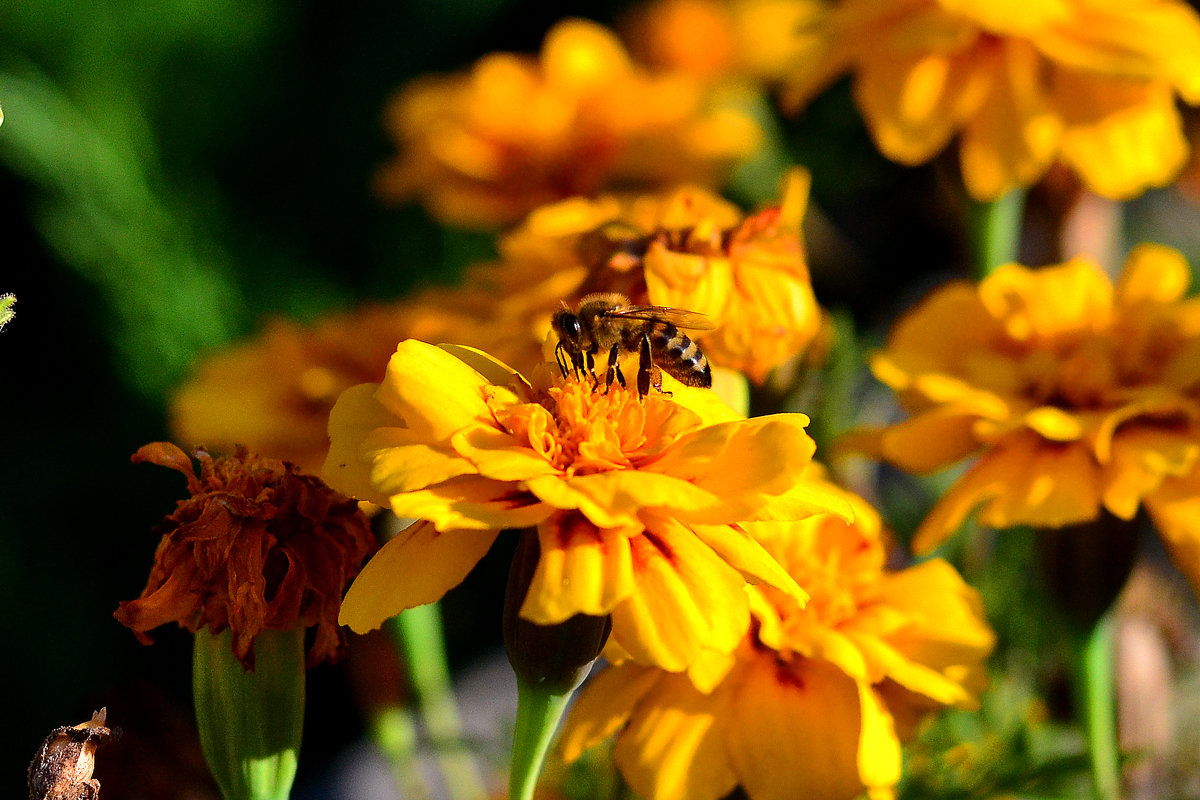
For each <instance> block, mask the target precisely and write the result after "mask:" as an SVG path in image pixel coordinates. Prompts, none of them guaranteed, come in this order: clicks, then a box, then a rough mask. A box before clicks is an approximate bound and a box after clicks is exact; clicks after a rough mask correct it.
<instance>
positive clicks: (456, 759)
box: [388, 603, 487, 800]
mask: <svg viewBox="0 0 1200 800" xmlns="http://www.w3.org/2000/svg"><path fill="white" fill-rule="evenodd" d="M388 626H389V630H390V631H391V634H392V637H393V638H394V639H395V641H396V643H397V644H398V645H399V647H400V650H401V654H402V655H403V659H404V663H405V665H406V666H407V669H408V677H409V680H410V681H411V683H412V687H413V691H414V692H415V693H416V696H417V704H418V706H419V707H420V710H421V717H422V718H423V720H424V722H425V728H426V730H427V731H428V732H429V738H430V739H431V740H432V742H433V745H434V756H435V759H436V760H437V764H438V768H439V770H440V771H441V773H442V779H443V780H444V781H445V784H446V791H447V793H448V794H449V796H450V798H451V800H476V799H477V798H482V797H485V796H486V794H487V791H486V788H485V787H484V783H483V778H482V776H481V775H480V774H479V768H478V765H477V764H476V763H475V760H474V758H472V757H471V754H470V753H469V752H468V751H467V749H466V748H465V747H463V744H462V719H461V718H460V717H459V714H458V705H457V703H456V702H455V699H454V686H453V684H452V683H451V681H450V669H449V667H448V666H447V660H446V644H445V637H444V636H443V634H442V614H441V608H440V607H439V605H438V604H437V603H430V604H428V605H424V606H417V607H416V608H410V609H408V610H407V611H404V612H403V613H401V614H399V615H398V616H396V617H393V618H392V619H391V620H390V621H389V622H388Z"/></svg>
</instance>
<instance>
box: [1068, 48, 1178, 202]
mask: <svg viewBox="0 0 1200 800" xmlns="http://www.w3.org/2000/svg"><path fill="white" fill-rule="evenodd" d="M1055 83H1056V84H1057V85H1056V96H1057V97H1056V105H1057V107H1058V108H1059V109H1060V110H1061V111H1062V113H1063V115H1064V117H1065V118H1066V121H1067V128H1066V131H1065V133H1064V134H1063V140H1062V159H1063V161H1064V162H1066V163H1067V164H1069V165H1070V166H1071V167H1072V168H1073V169H1074V170H1075V171H1076V172H1078V173H1079V175H1080V176H1081V177H1082V178H1083V180H1084V183H1086V184H1087V186H1088V188H1089V189H1091V190H1092V191H1094V192H1096V193H1097V194H1100V195H1103V196H1104V197H1110V198H1113V199H1115V200H1126V199H1129V198H1132V197H1135V196H1136V195H1139V194H1141V193H1142V192H1143V191H1144V190H1145V189H1146V188H1147V187H1156V186H1165V185H1166V184H1167V183H1169V182H1170V181H1171V179H1172V178H1174V177H1175V175H1176V174H1177V173H1178V172H1179V170H1180V169H1181V168H1182V167H1183V164H1184V161H1186V159H1187V154H1188V147H1187V141H1186V140H1185V139H1184V138H1183V124H1182V121H1181V120H1180V118H1179V111H1178V110H1177V109H1176V107H1175V95H1174V92H1172V90H1171V87H1169V86H1167V85H1164V84H1158V83H1155V84H1148V83H1141V82H1138V83H1131V82H1130V81H1129V80H1127V79H1124V78H1107V77H1104V76H1098V75H1094V74H1088V75H1084V74H1082V73H1078V72H1068V71H1066V70H1059V71H1058V72H1057V73H1056V74H1055Z"/></svg>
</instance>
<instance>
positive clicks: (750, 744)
mask: <svg viewBox="0 0 1200 800" xmlns="http://www.w3.org/2000/svg"><path fill="white" fill-rule="evenodd" d="M831 488H832V487H831ZM845 497H846V499H847V501H848V502H850V503H851V504H852V505H853V508H854V522H853V524H847V523H846V522H845V521H843V520H839V519H837V518H835V517H832V516H830V515H824V516H817V517H812V518H810V519H808V520H804V521H802V522H759V523H750V524H747V525H745V526H743V527H744V528H745V529H746V531H747V532H748V533H750V534H751V535H753V536H755V537H756V538H758V539H759V541H761V542H762V544H763V546H764V547H765V548H766V549H767V551H768V552H769V553H771V555H772V556H773V557H774V558H775V559H776V560H778V562H779V563H780V564H781V565H782V566H783V567H784V569H786V570H787V571H788V574H790V575H791V576H792V577H793V578H794V579H795V580H796V582H797V583H799V584H800V585H802V586H804V587H805V588H806V589H807V590H808V592H809V594H810V600H809V602H808V604H807V606H805V607H803V608H802V607H800V606H799V605H798V604H797V603H796V602H795V601H794V599H792V598H789V597H787V596H785V595H783V594H781V593H779V592H778V591H776V590H774V589H772V588H770V587H768V586H752V587H749V589H748V592H749V594H750V597H751V608H752V613H753V615H754V620H755V623H754V625H753V626H752V627H751V630H750V632H749V634H748V635H747V636H746V637H745V640H744V641H743V642H742V644H741V646H740V647H739V648H738V649H737V650H736V651H735V653H734V654H733V656H732V657H710V658H709V659H707V663H705V662H698V664H697V665H696V666H694V667H693V668H692V669H691V670H690V671H689V673H687V674H671V673H667V672H663V671H661V670H657V669H653V668H650V667H646V666H643V665H639V664H635V663H632V662H628V661H626V662H624V663H619V664H617V665H616V666H614V667H610V668H609V669H606V670H605V671H604V672H602V673H600V674H599V675H598V676H597V677H596V678H595V679H593V680H592V682H591V683H589V684H587V685H585V687H584V689H583V692H582V694H581V695H580V697H579V699H578V701H577V702H576V704H575V706H574V707H573V709H572V711H571V714H570V716H569V717H568V719H567V723H566V726H565V728H564V733H563V739H562V749H563V755H564V757H565V758H566V759H567V760H568V761H573V760H575V759H576V758H578V757H579V756H580V755H581V754H582V753H583V751H584V750H585V749H586V748H588V747H590V746H592V745H593V744H596V743H597V742H599V741H601V740H602V739H605V738H607V737H608V736H610V735H612V734H614V733H615V734H616V736H617V743H616V748H615V751H614V756H615V759H616V763H617V766H618V767H619V768H620V770H621V774H622V775H623V776H624V778H625V780H626V781H627V782H628V783H629V785H630V786H631V788H632V789H633V790H634V792H636V793H637V794H638V795H640V796H642V797H646V798H648V800H717V798H720V797H725V796H727V795H728V794H729V793H730V792H732V791H734V789H735V788H736V787H739V786H740V787H741V788H742V789H743V790H744V791H745V793H746V794H747V795H748V796H749V797H750V798H751V800H791V799H792V798H797V797H805V798H828V799H829V800H849V799H850V798H852V797H856V796H858V795H859V794H860V793H862V792H863V791H864V790H869V791H870V794H871V796H872V797H888V796H891V794H892V791H891V790H892V787H893V786H894V785H895V784H896V782H897V780H898V779H899V777H900V767H901V764H900V735H899V734H898V732H897V731H898V729H903V728H904V727H905V725H904V724H903V723H904V722H905V721H906V720H908V719H910V718H912V717H914V715H915V714H916V713H918V712H923V711H926V710H930V709H933V708H937V707H938V706H945V705H955V706H963V707H970V706H972V705H973V704H974V703H975V696H974V692H975V691H976V690H977V689H978V688H979V686H980V685H981V683H982V680H983V679H984V670H983V661H984V659H985V658H986V657H987V655H988V653H989V652H991V649H992V647H993V645H994V635H993V634H992V631H991V629H990V628H989V627H988V625H987V622H986V621H985V619H984V615H983V607H982V602H981V600H980V598H979V595H978V593H977V592H975V590H973V589H972V588H971V587H969V586H968V585H967V584H966V583H964V582H963V580H962V579H961V578H960V577H959V575H958V573H956V572H955V571H954V569H953V568H952V567H951V566H950V565H948V564H947V563H945V562H943V561H941V560H936V559H935V560H932V561H927V562H925V563H923V564H920V565H919V566H915V567H911V568H909V569H905V570H902V571H899V572H891V571H889V570H886V569H885V568H884V561H885V558H884V556H885V552H884V543H883V540H882V538H881V532H880V523H879V517H878V515H877V514H876V513H875V512H874V510H873V509H871V508H870V507H869V506H868V505H867V504H866V503H864V502H863V501H862V500H861V499H859V498H857V497H855V496H853V495H850V494H849V493H846V494H845Z"/></svg>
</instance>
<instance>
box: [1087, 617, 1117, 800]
mask: <svg viewBox="0 0 1200 800" xmlns="http://www.w3.org/2000/svg"><path fill="white" fill-rule="evenodd" d="M1114 630H1115V623H1114V617H1113V612H1112V611H1109V612H1108V613H1107V614H1105V615H1104V616H1103V617H1101V618H1100V620H1099V622H1097V623H1096V625H1095V627H1094V628H1092V630H1091V632H1090V633H1089V634H1088V635H1087V636H1086V638H1085V639H1084V640H1083V641H1082V642H1081V644H1080V647H1079V659H1080V673H1081V677H1082V680H1083V686H1082V690H1083V696H1084V715H1085V718H1086V722H1087V734H1088V742H1089V743H1090V750H1091V757H1092V777H1093V779H1094V780H1095V783H1096V794H1097V796H1098V797H1100V798H1101V799H1102V800H1116V798H1119V797H1120V796H1121V761H1120V750H1119V747H1118V744H1117V714H1116V700H1115V693H1116V681H1115V677H1116V676H1115V671H1114V669H1113V633H1114Z"/></svg>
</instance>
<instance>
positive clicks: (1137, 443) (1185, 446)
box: [1104, 425, 1200, 519]
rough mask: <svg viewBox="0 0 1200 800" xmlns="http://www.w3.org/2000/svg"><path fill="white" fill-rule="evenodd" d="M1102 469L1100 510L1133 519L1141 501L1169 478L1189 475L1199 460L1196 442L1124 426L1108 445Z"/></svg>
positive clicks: (1148, 428) (1174, 433)
mask: <svg viewBox="0 0 1200 800" xmlns="http://www.w3.org/2000/svg"><path fill="white" fill-rule="evenodd" d="M1111 452H1112V458H1111V460H1109V461H1108V463H1106V464H1105V465H1104V507H1105V508H1107V509H1108V510H1109V511H1111V512H1112V513H1113V514H1115V515H1116V516H1118V517H1120V518H1121V519H1133V515H1134V514H1136V513H1137V510H1138V507H1139V506H1140V505H1141V502H1142V499H1143V498H1145V497H1146V496H1147V495H1149V494H1150V493H1151V492H1153V491H1154V490H1155V489H1157V488H1158V487H1159V486H1160V485H1162V482H1163V481H1164V480H1165V479H1167V478H1169V477H1172V476H1174V477H1182V476H1184V475H1187V474H1188V473H1190V472H1191V471H1192V470H1193V469H1194V468H1195V466H1196V463H1197V460H1198V459H1200V442H1197V441H1196V440H1195V439H1194V438H1193V437H1191V436H1182V435H1180V434H1179V433H1178V432H1177V431H1173V430H1161V429H1158V428H1155V427H1151V426H1145V425H1127V426H1125V427H1124V428H1122V429H1121V430H1120V433H1119V434H1118V435H1117V436H1116V437H1115V438H1114V439H1113V441H1112V451H1111Z"/></svg>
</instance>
